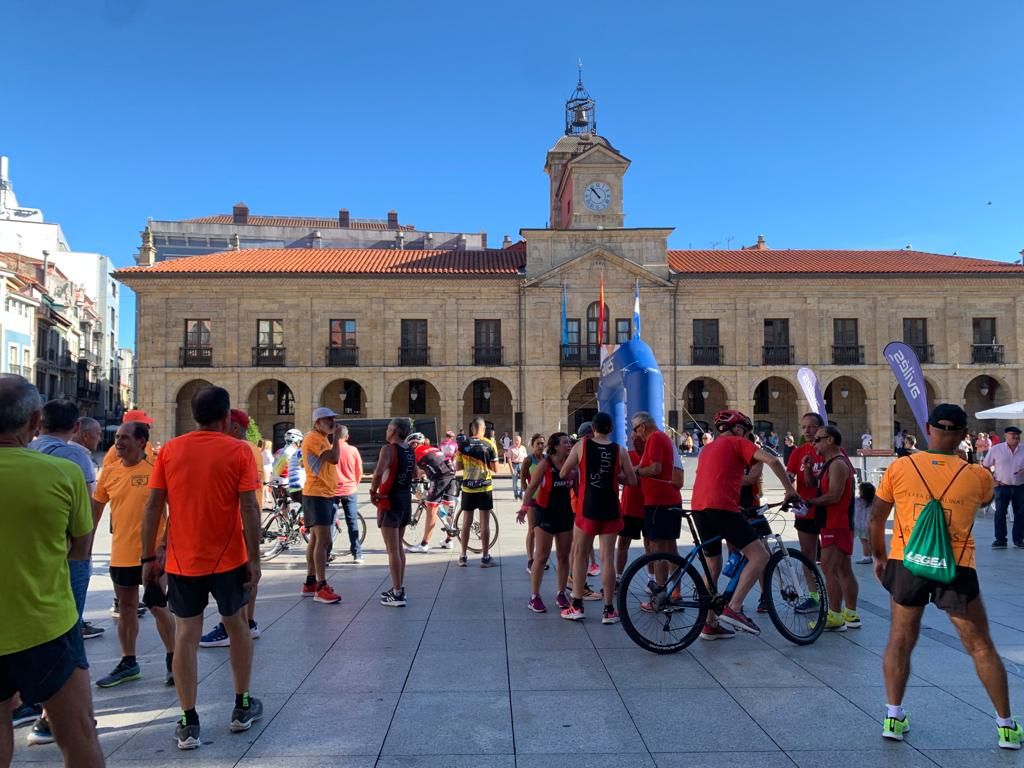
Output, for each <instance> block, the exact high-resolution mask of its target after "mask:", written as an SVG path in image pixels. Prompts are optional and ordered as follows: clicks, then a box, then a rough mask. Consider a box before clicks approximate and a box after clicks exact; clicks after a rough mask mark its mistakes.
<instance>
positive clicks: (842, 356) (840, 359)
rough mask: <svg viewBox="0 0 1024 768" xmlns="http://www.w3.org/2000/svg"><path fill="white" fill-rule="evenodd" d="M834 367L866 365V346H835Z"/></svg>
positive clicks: (833, 354)
mask: <svg viewBox="0 0 1024 768" xmlns="http://www.w3.org/2000/svg"><path fill="white" fill-rule="evenodd" d="M832 365H864V345H863V344H833V345H832Z"/></svg>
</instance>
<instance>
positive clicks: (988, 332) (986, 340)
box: [971, 317, 998, 344]
mask: <svg viewBox="0 0 1024 768" xmlns="http://www.w3.org/2000/svg"><path fill="white" fill-rule="evenodd" d="M971 324H972V325H973V326H974V343H975V344H997V343H998V342H997V341H996V319H995V318H994V317H976V318H974V320H973V321H972V323H971Z"/></svg>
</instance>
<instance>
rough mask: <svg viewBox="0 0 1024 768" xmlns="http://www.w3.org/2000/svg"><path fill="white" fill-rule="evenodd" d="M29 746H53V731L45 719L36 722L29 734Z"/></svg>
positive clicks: (41, 718)
mask: <svg viewBox="0 0 1024 768" xmlns="http://www.w3.org/2000/svg"><path fill="white" fill-rule="evenodd" d="M28 743H29V744H53V731H51V730H50V723H49V722H48V721H47V720H46V718H45V717H40V718H39V719H38V720H36V722H35V725H33V726H32V730H31V731H29V732H28Z"/></svg>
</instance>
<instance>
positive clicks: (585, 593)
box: [583, 582, 602, 600]
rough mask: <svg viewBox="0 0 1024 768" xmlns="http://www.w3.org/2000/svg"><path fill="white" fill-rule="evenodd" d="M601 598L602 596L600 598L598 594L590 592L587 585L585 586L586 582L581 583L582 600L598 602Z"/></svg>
mask: <svg viewBox="0 0 1024 768" xmlns="http://www.w3.org/2000/svg"><path fill="white" fill-rule="evenodd" d="M601 597H602V596H601V593H600V592H595V591H594V590H592V589H591V588H590V585H589V584H587V583H586V582H584V583H583V599H584V600H600V599H601Z"/></svg>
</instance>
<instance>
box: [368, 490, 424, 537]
mask: <svg viewBox="0 0 1024 768" xmlns="http://www.w3.org/2000/svg"><path fill="white" fill-rule="evenodd" d="M426 514H427V505H426V503H425V502H422V501H421V502H420V503H419V504H417V505H416V509H414V510H413V511H412V517H410V518H409V524H408V525H407V526H405V535H404V536H403V537H402V543H403V544H405V546H407V547H415V546H416V545H417V544H419V543H420V542H421V541H423V529H424V528H425V526H426V524H425V522H424V517H425V516H426ZM360 530H361V531H362V532H365V530H366V524H365V523H364V524H363V525H362V526H361V527H360ZM363 535H365V533H363ZM360 542H362V539H360Z"/></svg>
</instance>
